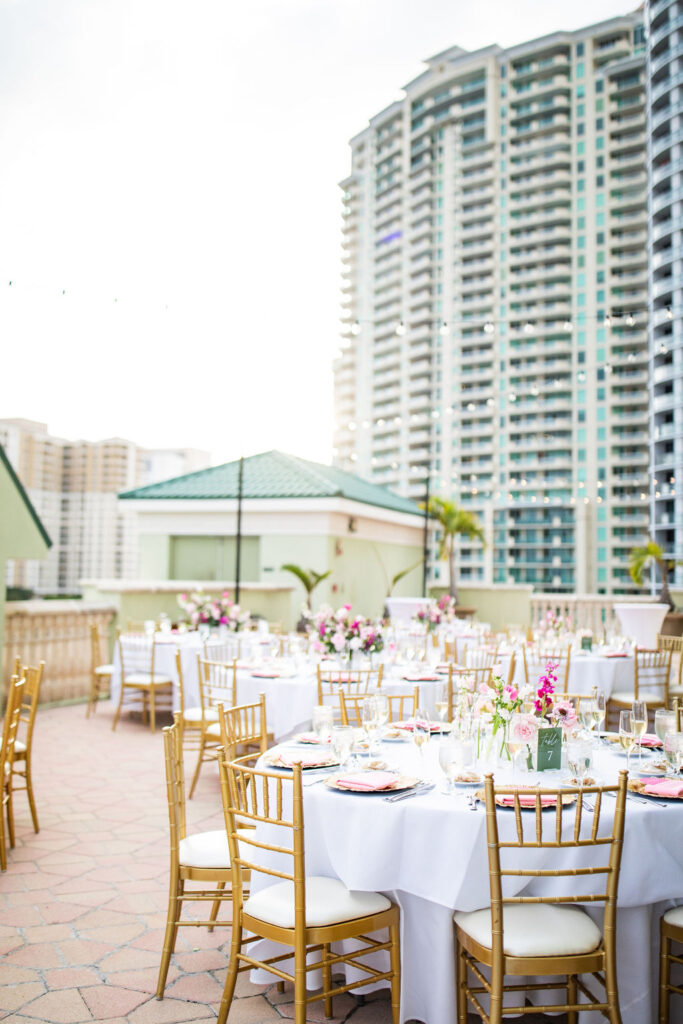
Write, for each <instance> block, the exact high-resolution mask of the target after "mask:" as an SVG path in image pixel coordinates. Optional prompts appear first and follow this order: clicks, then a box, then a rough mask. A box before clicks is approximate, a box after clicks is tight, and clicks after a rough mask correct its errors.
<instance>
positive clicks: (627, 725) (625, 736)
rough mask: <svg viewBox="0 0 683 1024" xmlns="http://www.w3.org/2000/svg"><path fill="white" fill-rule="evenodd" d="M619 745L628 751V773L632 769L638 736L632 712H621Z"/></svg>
mask: <svg viewBox="0 0 683 1024" xmlns="http://www.w3.org/2000/svg"><path fill="white" fill-rule="evenodd" d="M619 743H620V744H621V749H622V750H625V751H626V771H630V767H631V751H632V750H633V748H634V746H635V745H636V734H635V732H634V731H633V718H632V716H631V712H630V711H620V712H619Z"/></svg>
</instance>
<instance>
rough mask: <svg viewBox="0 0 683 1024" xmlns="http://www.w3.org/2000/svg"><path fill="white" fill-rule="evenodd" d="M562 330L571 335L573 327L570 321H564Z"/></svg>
mask: <svg viewBox="0 0 683 1024" xmlns="http://www.w3.org/2000/svg"><path fill="white" fill-rule="evenodd" d="M562 330H563V331H566V332H567V334H571V333H572V331H573V330H574V327H573V325H572V322H571V320H565V322H564V323H563V324H562Z"/></svg>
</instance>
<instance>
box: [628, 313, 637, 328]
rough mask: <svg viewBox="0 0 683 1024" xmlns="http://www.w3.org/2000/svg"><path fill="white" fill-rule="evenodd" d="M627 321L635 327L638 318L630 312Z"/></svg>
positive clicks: (630, 325)
mask: <svg viewBox="0 0 683 1024" xmlns="http://www.w3.org/2000/svg"><path fill="white" fill-rule="evenodd" d="M626 323H627V325H628V326H629V327H635V325H636V318H635V316H634V315H633V313H629V314H628V316H627V317H626Z"/></svg>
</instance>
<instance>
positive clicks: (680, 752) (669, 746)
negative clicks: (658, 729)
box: [664, 732, 683, 774]
mask: <svg viewBox="0 0 683 1024" xmlns="http://www.w3.org/2000/svg"><path fill="white" fill-rule="evenodd" d="M664 756H665V758H666V760H667V764H668V766H669V771H670V772H672V773H673V772H675V773H676V774H678V772H680V770H681V766H682V765H683V732H670V733H667V735H666V736H665V737H664Z"/></svg>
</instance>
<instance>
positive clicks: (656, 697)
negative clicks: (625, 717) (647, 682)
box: [609, 688, 664, 705]
mask: <svg viewBox="0 0 683 1024" xmlns="http://www.w3.org/2000/svg"><path fill="white" fill-rule="evenodd" d="M638 693H639V694H640V697H639V699H640V700H646V701H647V703H648V704H649V705H652V704H663V703H664V695H663V693H662V692H661V691H659V690H655V689H653V690H650V689H649V688H648V689H647V690H645V689H643V690H639V691H638ZM609 699H610V702H612V703H614V704H629V705H630V704H633V701H634V700H635V699H636V695H635V693H634V692H633V691H632V690H616V691H615V692H614V693H611V694H610V697H609Z"/></svg>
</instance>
